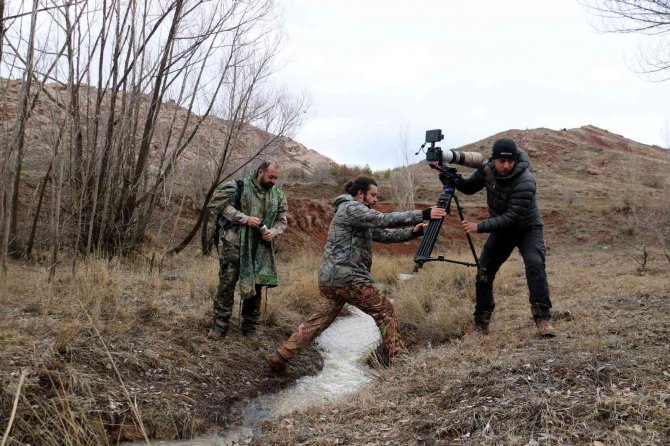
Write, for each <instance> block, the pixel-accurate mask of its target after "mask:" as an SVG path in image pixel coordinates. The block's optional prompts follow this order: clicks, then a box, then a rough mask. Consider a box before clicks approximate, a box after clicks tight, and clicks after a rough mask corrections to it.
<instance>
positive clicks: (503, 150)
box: [491, 138, 519, 160]
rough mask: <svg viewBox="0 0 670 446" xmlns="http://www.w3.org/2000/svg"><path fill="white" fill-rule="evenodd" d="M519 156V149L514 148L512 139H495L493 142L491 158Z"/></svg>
mask: <svg viewBox="0 0 670 446" xmlns="http://www.w3.org/2000/svg"><path fill="white" fill-rule="evenodd" d="M518 156H519V149H517V148H516V144H515V143H514V141H513V140H511V139H509V138H502V139H499V140H498V141H496V142H495V143H494V144H493V153H492V154H491V158H493V159H497V158H507V159H514V160H515V159H517V158H518Z"/></svg>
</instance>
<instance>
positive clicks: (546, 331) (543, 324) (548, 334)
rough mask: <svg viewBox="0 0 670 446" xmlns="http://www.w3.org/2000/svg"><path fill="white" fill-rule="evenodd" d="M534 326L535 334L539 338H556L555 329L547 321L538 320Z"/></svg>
mask: <svg viewBox="0 0 670 446" xmlns="http://www.w3.org/2000/svg"><path fill="white" fill-rule="evenodd" d="M535 326H536V327H537V334H538V336H539V337H541V338H555V337H556V329H555V328H554V326H553V325H552V323H551V321H550V320H549V319H538V320H537V321H536V322H535Z"/></svg>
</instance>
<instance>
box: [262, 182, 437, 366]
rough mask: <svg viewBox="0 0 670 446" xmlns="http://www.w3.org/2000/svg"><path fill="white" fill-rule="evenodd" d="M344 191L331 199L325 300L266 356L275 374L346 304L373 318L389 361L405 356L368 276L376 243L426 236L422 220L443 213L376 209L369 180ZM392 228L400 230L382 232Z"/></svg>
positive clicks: (322, 281)
mask: <svg viewBox="0 0 670 446" xmlns="http://www.w3.org/2000/svg"><path fill="white" fill-rule="evenodd" d="M345 191H346V192H347V193H346V194H344V195H340V196H339V197H337V198H336V199H335V200H334V201H333V211H334V212H335V216H334V218H333V221H332V222H331V224H330V229H329V230H328V241H327V242H326V250H325V253H324V255H323V262H322V263H321V269H320V271H319V290H320V292H321V296H322V297H323V298H324V299H325V301H324V303H323V304H322V305H321V306H320V307H319V308H318V309H317V310H316V311H315V312H314V313H312V314H311V315H310V316H309V317H308V318H307V320H306V321H304V322H303V323H302V324H300V326H299V327H298V329H297V331H296V332H295V333H294V334H293V335H292V336H291V337H290V338H289V339H288V340H287V341H286V342H284V344H282V345H281V346H280V347H279V348H278V349H277V351H276V352H273V353H271V354H269V355H267V356H266V360H267V361H268V363H269V364H270V367H271V368H272V369H273V370H274V371H277V372H282V371H284V370H285V369H286V366H287V363H288V361H290V360H291V359H293V358H294V357H296V356H297V355H298V354H299V353H300V351H301V350H303V349H304V348H305V347H306V346H307V345H309V344H310V343H311V342H312V341H313V340H314V338H316V337H317V336H318V335H319V334H320V333H321V332H322V331H323V330H325V329H326V328H327V327H328V326H329V325H330V324H331V323H332V322H333V321H334V320H335V318H336V317H337V315H338V314H339V313H340V310H341V309H342V307H343V306H344V304H345V303H348V304H350V305H353V306H355V307H357V308H359V309H360V310H362V311H364V312H365V313H367V314H369V315H370V316H372V317H373V318H374V320H375V322H376V324H377V327H379V331H380V332H381V335H382V340H383V342H384V346H385V348H386V352H387V354H388V357H389V361H393V359H394V358H395V357H396V356H398V355H399V354H401V353H404V352H405V346H404V345H403V342H402V339H401V337H400V333H399V332H398V320H397V319H396V316H395V313H394V311H393V305H392V304H391V302H390V301H389V299H388V298H387V297H386V296H384V295H383V294H381V293H380V291H379V290H378V289H377V288H376V287H375V286H374V280H373V279H372V276H371V275H370V266H371V264H372V241H373V240H374V241H376V242H382V243H395V242H404V241H407V240H411V239H413V238H416V237H418V236H420V235H421V234H423V229H424V227H425V226H426V224H424V223H422V222H423V220H427V219H429V218H441V217H444V215H445V211H444V209H440V208H437V207H435V208H428V209H425V210H424V211H423V212H421V211H407V212H391V213H388V214H384V213H381V212H378V211H375V210H373V209H371V207H372V206H374V205H375V203H376V202H377V183H376V182H375V181H374V180H373V179H371V178H367V177H358V178H356V179H355V180H353V181H350V182H349V183H348V184H347V185H346V186H345ZM407 226H411V227H407ZM394 227H395V228H397V229H382V228H394ZM398 227H403V228H398Z"/></svg>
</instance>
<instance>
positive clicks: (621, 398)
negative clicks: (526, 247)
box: [254, 249, 670, 445]
mask: <svg viewBox="0 0 670 446" xmlns="http://www.w3.org/2000/svg"><path fill="white" fill-rule="evenodd" d="M655 258H656V259H657V260H656V261H655V263H653V265H652V267H651V269H650V272H649V273H648V274H646V275H643V276H641V275H639V274H638V273H637V271H636V265H635V263H634V262H633V261H631V259H630V258H629V257H628V256H627V255H625V253H611V252H610V251H609V250H605V249H603V250H600V251H599V250H597V249H593V250H590V251H581V252H574V251H573V252H569V251H566V252H561V253H553V254H551V255H550V256H549V259H548V273H549V278H550V286H551V290H552V298H553V301H554V309H555V315H556V319H557V321H556V325H557V328H558V329H559V331H560V336H559V337H558V338H557V339H554V340H542V339H537V338H536V337H535V335H534V330H533V326H532V321H531V318H530V312H529V309H528V303H527V289H526V285H525V277H524V273H523V264H522V262H521V261H520V259H519V258H518V257H516V256H515V257H513V258H512V259H511V261H510V262H508V264H507V265H505V267H504V268H503V270H502V271H501V273H500V275H499V276H498V278H497V280H496V286H497V287H496V292H497V307H496V315H495V319H494V322H493V325H492V329H493V334H492V335H491V336H489V337H486V338H484V339H478V340H473V341H454V342H447V343H446V344H444V345H436V344H431V343H430V340H431V339H434V338H431V336H423V337H422V338H421V339H422V340H423V341H422V342H423V345H422V346H419V345H415V347H414V352H413V354H412V355H411V356H410V357H409V358H407V360H405V361H404V362H403V363H401V364H399V365H398V366H397V367H393V368H391V369H389V370H385V371H382V372H381V377H380V382H379V383H376V384H374V385H371V386H369V387H368V388H367V389H365V390H364V391H362V392H357V393H356V395H354V396H352V397H350V398H347V399H344V400H341V401H339V402H337V403H335V404H332V405H329V406H326V407H322V408H320V409H318V410H309V411H306V412H304V413H294V414H291V415H290V416H288V417H285V418H283V419H281V420H277V421H275V422H272V423H267V424H266V425H265V426H264V434H263V436H262V437H260V438H259V439H257V440H256V441H255V443H254V444H256V445H294V444H304V445H335V444H355V445H366V444H375V445H377V444H379V445H413V444H418V445H438V444H500V445H503V444H505V445H506V444H519V445H539V444H589V445H637V444H640V445H641V444H668V442H669V441H670V415H668V413H669V411H668V405H669V404H670V395H669V392H668V389H669V388H670V387H669V386H670V360H669V359H668V358H669V357H670V354H669V353H670V350H669V348H670V345H668V340H669V339H670V329H669V327H670V281H669V280H668V265H667V263H664V260H663V259H662V257H661V256H656V257H655ZM403 262H405V260H401V261H400V262H399V263H400V264H402V263H403ZM396 263H398V262H397V261H396V260H394V261H393V264H394V265H395V264H396ZM437 270H441V272H438V271H437ZM441 277H445V278H446V279H447V280H446V283H445V284H442V282H440V285H438V286H435V284H434V281H436V280H438V279H439V278H441ZM454 277H456V278H457V277H459V273H456V272H453V271H451V267H444V266H438V265H435V268H433V267H432V266H431V270H430V271H422V272H421V273H420V274H419V277H417V278H416V279H413V280H414V282H413V285H412V286H410V285H409V284H410V281H408V282H403V283H399V284H396V285H392V288H393V291H395V293H394V296H395V302H396V306H397V307H398V313H399V317H400V320H401V324H402V325H403V328H411V327H414V326H415V322H414V321H415V320H417V318H419V319H420V318H421V317H423V318H424V320H426V321H431V322H434V321H440V320H441V319H440V318H439V317H432V316H433V315H432V313H431V311H430V309H431V308H432V309H435V311H440V309H441V306H440V303H439V302H438V301H436V300H433V301H431V305H417V303H416V302H417V300H418V301H419V302H420V301H421V300H422V299H424V296H425V295H426V294H431V293H435V294H436V295H440V298H441V299H445V300H446V301H447V302H448V304H445V306H446V307H447V311H446V313H447V314H451V313H454V314H456V315H457V316H453V317H454V318H455V319H452V320H451V322H450V325H449V328H448V329H447V331H448V330H449V329H451V330H452V331H453V332H455V333H458V331H459V329H462V328H460V327H463V325H464V323H466V322H467V320H468V319H469V316H468V314H469V313H470V312H471V302H470V299H469V298H467V297H463V298H461V297H453V298H452V296H451V293H452V291H451V290H452V289H454V288H453V284H454V279H453V278H454ZM458 282H459V280H456V281H455V283H458ZM466 282H467V281H466ZM463 285H464V289H467V288H468V287H470V286H471V283H464V284H463ZM405 287H407V291H408V292H407V293H405ZM417 289H418V290H421V292H417V291H416V290H417ZM412 290H413V291H412ZM460 293H461V289H460V288H456V294H460ZM471 294H472V291H470V292H466V293H465V296H471ZM422 312H425V314H424V315H422ZM426 315H427V316H426ZM438 323H439V322H434V323H430V324H429V323H426V324H422V325H421V327H422V328H421V332H422V333H430V332H431V325H437V324H438ZM435 331H436V332H439V330H435ZM422 347H423V348H422Z"/></svg>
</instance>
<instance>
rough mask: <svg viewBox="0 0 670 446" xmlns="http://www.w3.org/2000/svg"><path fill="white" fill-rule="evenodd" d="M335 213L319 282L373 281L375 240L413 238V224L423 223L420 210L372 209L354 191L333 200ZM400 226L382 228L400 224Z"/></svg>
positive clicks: (329, 283)
mask: <svg viewBox="0 0 670 446" xmlns="http://www.w3.org/2000/svg"><path fill="white" fill-rule="evenodd" d="M333 211H334V212H335V217H334V218H333V221H332V222H331V224H330V229H329V230H328V241H327V242H326V249H325V252H324V254H323V262H322V263H321V269H320V270H319V285H320V286H336V287H342V286H351V285H356V284H369V283H373V282H374V281H373V280H372V276H371V275H370V267H371V266H372V241H373V240H374V241H376V242H382V243H396V242H404V241H407V240H411V239H412V238H414V237H417V236H418V235H417V234H415V233H413V232H412V231H413V229H414V228H413V225H416V224H418V223H421V222H422V221H423V217H422V214H421V211H406V212H391V213H388V214H385V213H382V212H378V211H375V210H373V209H370V208H369V207H368V206H367V205H365V204H364V203H362V202H360V201H358V200H356V199H355V198H353V197H352V196H351V195H348V194H345V195H340V196H339V197H337V198H336V199H335V200H334V201H333ZM410 225H411V226H412V227H408V228H401V229H380V228H390V227H398V226H410Z"/></svg>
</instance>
